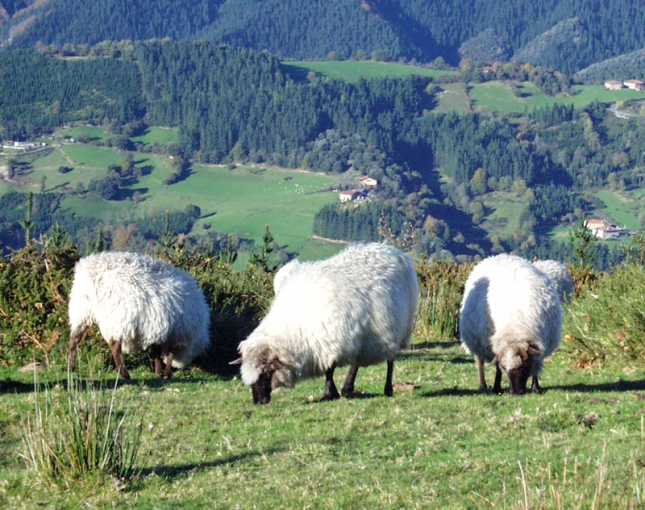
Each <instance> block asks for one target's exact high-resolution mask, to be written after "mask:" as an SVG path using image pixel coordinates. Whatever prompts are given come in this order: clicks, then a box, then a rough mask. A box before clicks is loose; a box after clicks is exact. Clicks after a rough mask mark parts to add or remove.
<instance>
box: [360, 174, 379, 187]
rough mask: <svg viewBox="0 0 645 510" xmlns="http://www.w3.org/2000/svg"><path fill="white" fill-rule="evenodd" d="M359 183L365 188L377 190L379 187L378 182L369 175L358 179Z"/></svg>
mask: <svg viewBox="0 0 645 510" xmlns="http://www.w3.org/2000/svg"><path fill="white" fill-rule="evenodd" d="M358 182H360V183H361V186H363V187H365V188H376V186H378V180H376V179H374V178H372V177H370V176H369V175H364V176H363V177H361V178H359V179H358Z"/></svg>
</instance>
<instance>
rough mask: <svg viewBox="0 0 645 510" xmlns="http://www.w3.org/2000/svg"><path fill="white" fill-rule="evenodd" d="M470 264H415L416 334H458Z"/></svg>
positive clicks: (451, 336)
mask: <svg viewBox="0 0 645 510" xmlns="http://www.w3.org/2000/svg"><path fill="white" fill-rule="evenodd" d="M471 268H472V266H471V265H470V264H462V265H458V264H454V263H451V262H446V261H438V262H429V261H427V260H422V261H421V262H420V263H419V264H417V273H418V275H419V286H420V288H421V299H420V300H419V311H418V314H417V322H416V327H415V334H416V335H417V336H421V337H424V338H435V339H456V338H459V309H460V307H461V298H462V295H463V292H464V284H465V282H466V279H467V278H468V274H469V273H470V270H471Z"/></svg>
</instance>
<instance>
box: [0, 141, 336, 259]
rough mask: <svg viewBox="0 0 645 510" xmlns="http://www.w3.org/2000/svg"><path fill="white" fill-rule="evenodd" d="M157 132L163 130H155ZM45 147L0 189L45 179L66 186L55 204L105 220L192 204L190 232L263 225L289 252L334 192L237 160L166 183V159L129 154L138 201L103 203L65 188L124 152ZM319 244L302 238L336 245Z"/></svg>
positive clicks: (240, 231) (319, 251)
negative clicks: (195, 214)
mask: <svg viewBox="0 0 645 510" xmlns="http://www.w3.org/2000/svg"><path fill="white" fill-rule="evenodd" d="M161 131H166V130H159V131H155V133H159V132H161ZM48 152H49V154H47V155H45V154H46V152H42V154H43V156H42V157H38V155H36V154H34V155H33V156H30V164H31V167H30V169H29V170H27V171H24V172H20V173H19V175H18V178H17V179H16V180H15V181H16V182H8V181H5V180H1V181H0V194H3V193H6V192H7V191H9V190H18V191H24V190H27V189H31V190H33V191H35V192H40V187H41V186H42V179H43V178H45V190H47V191H61V192H68V194H67V195H66V197H65V198H64V199H63V201H62V204H61V206H62V208H63V210H65V211H68V212H71V213H75V214H77V215H79V216H82V217H93V218H97V219H104V220H106V221H109V222H112V223H122V222H123V223H127V222H128V221H131V220H132V219H133V218H145V217H151V216H159V215H165V214H166V211H180V210H183V209H184V208H185V207H186V206H187V205H189V204H194V205H197V206H198V207H200V208H201V210H202V218H201V219H199V220H198V221H197V222H196V223H195V226H194V228H193V233H194V234H195V235H198V236H199V235H204V234H206V233H207V231H208V230H210V229H212V231H217V232H221V233H226V234H228V233H233V234H237V235H238V236H239V237H240V238H245V239H252V240H254V241H256V242H261V239H262V236H263V235H264V232H265V228H266V225H269V227H270V229H271V232H272V234H273V236H274V238H275V240H276V242H277V243H278V244H279V245H281V246H283V247H286V248H287V249H288V250H289V251H292V252H295V251H299V250H300V248H301V247H303V245H305V244H306V243H307V240H308V238H309V237H310V236H311V234H312V229H313V219H314V215H315V214H316V212H318V211H319V210H320V208H321V207H322V206H323V205H325V204H328V203H330V202H333V201H334V200H336V199H337V193H335V192H331V191H326V190H328V189H330V187H331V185H332V184H333V183H334V179H333V178H332V177H328V176H325V175H323V174H316V173H312V172H304V171H298V170H285V169H279V168H260V167H244V166H239V167H237V168H236V169H235V170H228V169H227V168H225V167H224V166H203V165H202V166H200V165H195V166H194V167H193V168H192V172H191V174H190V176H189V177H188V178H187V179H185V180H184V181H181V182H178V183H175V184H173V185H171V186H167V185H166V184H164V180H165V179H167V178H168V176H169V175H170V173H171V172H172V159H171V158H168V157H165V156H160V155H156V154H148V153H132V154H133V157H134V163H135V166H137V167H139V168H141V169H143V170H145V171H144V176H143V177H141V178H139V179H138V182H135V183H133V184H132V185H130V186H128V187H125V188H124V189H125V190H127V191H129V192H130V193H135V192H138V193H139V194H140V196H141V198H142V201H140V202H139V203H138V204H135V203H134V202H132V201H131V200H117V201H106V200H103V199H101V198H99V197H97V196H94V195H89V194H85V195H77V194H73V193H69V192H71V191H73V190H75V189H76V188H77V186H78V185H79V183H82V184H83V185H84V186H85V188H87V187H88V185H89V184H90V181H92V180H95V179H102V178H104V177H105V175H106V173H107V169H108V166H109V165H112V164H116V165H118V164H120V163H121V162H122V161H123V158H124V157H125V155H126V153H124V152H120V151H117V150H116V149H108V148H103V147H95V146H91V145H83V144H64V145H62V146H59V147H55V148H50V149H49V150H48ZM61 166H70V167H72V168H74V169H73V170H72V171H71V172H69V173H65V174H62V173H60V172H58V168H60V167H61ZM327 244H328V243H321V242H312V243H310V244H308V246H307V249H306V255H305V256H306V257H308V258H321V257H323V256H325V255H326V254H328V253H330V254H331V253H335V252H336V251H337V246H336V245H333V244H331V245H329V246H327Z"/></svg>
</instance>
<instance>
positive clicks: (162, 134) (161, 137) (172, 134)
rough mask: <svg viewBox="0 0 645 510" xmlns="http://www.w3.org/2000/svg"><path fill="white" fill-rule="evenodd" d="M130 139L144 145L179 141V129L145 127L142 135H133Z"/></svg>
mask: <svg viewBox="0 0 645 510" xmlns="http://www.w3.org/2000/svg"><path fill="white" fill-rule="evenodd" d="M131 140H132V141H133V142H135V143H137V142H139V143H143V144H145V145H154V144H155V143H156V144H159V145H166V144H168V143H177V142H178V141H179V130H178V129H177V128H166V127H155V126H152V127H149V128H148V129H146V132H145V133H144V134H143V135H141V136H134V137H132V138H131Z"/></svg>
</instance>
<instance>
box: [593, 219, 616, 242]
mask: <svg viewBox="0 0 645 510" xmlns="http://www.w3.org/2000/svg"><path fill="white" fill-rule="evenodd" d="M587 229H589V230H591V233H592V234H593V235H594V236H596V237H597V238H598V239H615V238H617V237H620V236H621V235H623V234H624V233H625V229H624V228H621V227H617V226H616V225H612V224H611V223H609V222H607V221H605V220H595V219H594V220H587Z"/></svg>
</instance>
